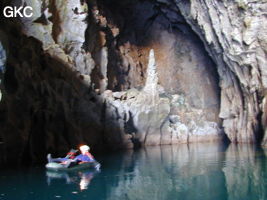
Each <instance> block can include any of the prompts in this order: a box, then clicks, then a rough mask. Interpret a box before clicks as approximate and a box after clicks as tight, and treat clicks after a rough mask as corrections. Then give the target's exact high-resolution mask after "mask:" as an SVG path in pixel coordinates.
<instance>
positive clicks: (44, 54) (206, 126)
mask: <svg viewBox="0 0 267 200" xmlns="http://www.w3.org/2000/svg"><path fill="white" fill-rule="evenodd" d="M23 2H24V4H26V5H30V6H32V7H33V9H34V14H33V16H32V17H31V18H14V19H5V20H1V27H3V28H1V32H2V33H3V35H6V39H4V37H2V36H1V38H0V41H1V43H7V45H4V51H7V52H8V56H7V61H6V72H5V73H4V80H3V81H2V84H1V87H2V88H3V90H2V92H3V98H2V101H1V105H0V108H1V109H0V113H1V117H0V123H1V127H0V139H1V140H0V142H1V141H2V145H1V148H3V149H4V150H3V152H4V151H5V152H9V153H5V160H6V161H5V162H9V161H10V160H13V157H15V156H17V155H19V159H18V160H19V161H27V160H31V161H38V160H42V159H44V158H45V155H46V153H47V152H53V153H55V154H62V153H63V152H65V151H67V150H68V149H69V148H70V147H75V146H77V145H79V144H81V143H88V144H89V145H90V146H91V147H92V149H93V150H94V149H101V148H115V149H116V148H122V147H123V148H125V147H131V148H132V147H138V146H141V145H156V144H174V143H189V142H197V141H212V140H218V139H222V137H224V136H225V135H224V132H225V133H226V135H227V136H228V138H229V139H230V140H231V141H232V142H260V141H262V143H263V144H266V134H265V135H264V134H263V130H264V129H265V127H266V119H267V118H266V103H265V102H266V99H265V98H266V97H265V96H266V95H265V87H266V85H267V79H266V70H265V67H264V66H265V65H266V47H267V43H266V41H267V40H266V32H267V31H266V27H267V26H266V19H265V18H266V16H265V10H266V9H265V8H266V6H267V5H266V2H265V1H257V2H255V1H242V2H241V1H231V2H225V1H215V0H214V1H204V2H203V1H199V0H191V1H171V0H164V1H163V0H160V1H159V0H158V1H153V2H152V1H138V0H135V1H130V0H129V1H119V0H112V1H100V0H89V1H80V0H72V1H65V0H57V1H47V0H25V1H23ZM21 3H22V2H21V1H18V0H5V1H1V3H0V7H1V8H3V7H4V6H6V5H17V6H19V5H21ZM2 33H1V34H2Z"/></svg>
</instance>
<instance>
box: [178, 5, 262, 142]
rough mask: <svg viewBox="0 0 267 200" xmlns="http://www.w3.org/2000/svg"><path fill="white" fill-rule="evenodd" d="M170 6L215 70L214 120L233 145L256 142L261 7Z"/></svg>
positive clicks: (259, 115)
mask: <svg viewBox="0 0 267 200" xmlns="http://www.w3.org/2000/svg"><path fill="white" fill-rule="evenodd" d="M175 4H176V5H177V6H178V7H179V8H180V11H181V12H182V14H183V16H184V17H185V19H186V21H187V22H188V23H189V24H190V25H191V27H192V28H193V29H194V31H195V32H196V33H197V34H198V35H199V36H200V38H201V39H202V41H203V42H204V44H205V46H206V49H207V51H208V52H209V54H210V55H211V57H212V58H213V60H214V61H215V62H216V64H217V68H218V73H219V76H220V87H221V106H220V107H221V110H220V115H219V116H220V118H222V119H223V127H224V130H225V132H226V134H227V136H228V137H229V139H230V140H231V141H233V142H256V141H261V138H262V137H264V136H263V135H264V134H263V130H262V128H263V127H264V128H265V126H266V125H265V124H266V123H265V119H266V117H265V115H266V114H265V113H266V110H265V108H264V107H265V105H264V102H265V100H264V99H265V88H266V70H265V66H266V30H267V29H266V15H265V14H264V13H265V10H266V6H267V4H266V2H265V1H240V0H237V1H207V2H200V1H190V2H186V1H181V2H176V3H175ZM261 119H262V120H263V121H264V123H263V124H261ZM265 135H266V134H265ZM262 143H263V144H265V143H266V139H264V140H263V141H262Z"/></svg>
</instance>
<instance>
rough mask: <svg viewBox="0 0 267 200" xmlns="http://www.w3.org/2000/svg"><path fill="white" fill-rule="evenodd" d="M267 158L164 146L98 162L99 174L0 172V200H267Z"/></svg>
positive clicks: (240, 150) (233, 150) (240, 149)
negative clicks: (99, 164)
mask: <svg viewBox="0 0 267 200" xmlns="http://www.w3.org/2000/svg"><path fill="white" fill-rule="evenodd" d="M266 153H267V152H264V150H263V149H256V148H255V147H253V146H249V145H239V146H235V145H230V146H229V147H225V146H220V145H216V144H194V145H193V144H192V145H178V146H162V147H149V148H145V149H141V150H138V151H128V152H126V153H115V154H109V155H105V156H103V157H100V158H98V159H99V161H100V163H101V164H102V168H101V172H100V173H95V172H93V171H79V172H72V173H54V172H47V171H44V169H43V168H41V169H40V168H39V169H27V170H20V171H1V172H0V199H1V200H2V199H20V200H23V199H25V200H26V199H27V200H33V199H34V200H39V199H46V200H47V199H56V198H61V199H72V200H75V199H79V200H82V199H99V200H115V199H120V200H121V199H122V200H139V199H140V200H143V199H144V200H146V199H153V200H175V199H183V200H209V199H210V200H211V199H216V200H240V199H242V200H251V199H257V200H266V199H267V193H266V191H267V168H266V166H267V159H266ZM14 191H16V192H14ZM2 194H4V196H2Z"/></svg>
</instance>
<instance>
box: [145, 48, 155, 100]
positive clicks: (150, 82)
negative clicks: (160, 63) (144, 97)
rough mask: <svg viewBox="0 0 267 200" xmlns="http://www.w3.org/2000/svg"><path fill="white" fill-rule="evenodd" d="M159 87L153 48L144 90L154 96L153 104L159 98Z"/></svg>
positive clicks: (150, 53)
mask: <svg viewBox="0 0 267 200" xmlns="http://www.w3.org/2000/svg"><path fill="white" fill-rule="evenodd" d="M157 89H158V73H157V65H156V60H155V54H154V50H153V49H151V50H150V52H149V60H148V66H147V78H146V84H145V87H144V92H146V93H148V94H150V95H151V96H152V100H153V104H154V103H155V100H157V99H158V90H157Z"/></svg>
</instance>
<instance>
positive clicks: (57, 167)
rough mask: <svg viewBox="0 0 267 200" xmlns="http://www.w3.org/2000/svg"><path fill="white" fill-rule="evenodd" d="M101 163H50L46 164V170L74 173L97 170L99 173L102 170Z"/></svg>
mask: <svg viewBox="0 0 267 200" xmlns="http://www.w3.org/2000/svg"><path fill="white" fill-rule="evenodd" d="M100 166H101V165H100V163H99V162H97V161H93V162H83V163H77V162H71V163H68V164H63V163H57V162H49V163H47V164H46V166H45V167H46V169H47V170H51V171H74V170H82V169H95V170H97V171H99V170H100Z"/></svg>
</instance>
